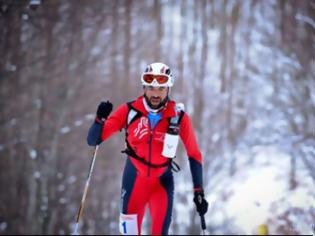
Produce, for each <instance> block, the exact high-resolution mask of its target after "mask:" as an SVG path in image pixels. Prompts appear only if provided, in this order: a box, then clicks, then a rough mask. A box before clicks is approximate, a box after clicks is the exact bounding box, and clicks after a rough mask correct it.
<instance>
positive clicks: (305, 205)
mask: <svg viewBox="0 0 315 236" xmlns="http://www.w3.org/2000/svg"><path fill="white" fill-rule="evenodd" d="M289 174H290V156H288V155H286V154H284V153H281V152H280V151H279V150H277V149H276V148H274V147H265V148H261V149H260V150H259V151H258V152H256V156H255V157H254V163H253V164H251V165H250V166H248V167H244V168H242V170H241V171H239V172H237V173H236V175H235V176H233V177H232V178H231V179H230V180H228V182H229V184H227V185H225V191H226V192H229V193H231V195H230V196H229V197H228V198H227V201H226V202H225V204H222V206H221V207H224V208H225V209H224V212H226V214H227V217H228V218H231V219H234V221H233V223H234V225H235V226H236V228H237V229H239V230H241V231H242V232H235V233H236V234H239V233H244V234H257V233H258V232H257V229H258V226H259V225H261V224H267V226H268V229H269V233H270V234H277V233H279V232H277V231H276V228H278V227H280V226H281V225H282V226H284V227H285V228H286V230H287V231H289V232H292V234H294V233H298V234H312V233H313V234H314V232H313V230H314V223H315V219H314V216H315V186H314V181H313V180H312V179H311V177H310V176H309V174H308V173H307V170H306V169H305V168H303V166H302V165H301V166H299V162H298V161H297V169H296V181H297V187H296V188H295V189H294V190H290V189H289V181H288V180H289ZM220 191H221V190H220ZM210 194H211V196H209V199H208V200H209V202H210V203H211V204H216V202H215V196H216V195H219V194H220V193H218V192H217V193H216V192H212V193H210ZM286 213H287V215H286V216H287V221H285V220H284V219H282V217H280V216H284V215H285V214H286ZM306 213H307V214H306ZM209 214H211V213H209ZM312 215H313V218H312ZM221 218H222V216H221V215H220V213H218V214H216V213H215V212H214V215H211V217H210V218H209V221H211V222H217V223H220V220H221ZM288 223H289V224H288ZM285 224H286V225H285ZM222 233H224V232H222Z"/></svg>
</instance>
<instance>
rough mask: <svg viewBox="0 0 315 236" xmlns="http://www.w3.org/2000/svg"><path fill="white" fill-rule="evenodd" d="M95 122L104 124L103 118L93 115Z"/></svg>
mask: <svg viewBox="0 0 315 236" xmlns="http://www.w3.org/2000/svg"><path fill="white" fill-rule="evenodd" d="M95 122H96V123H98V124H101V125H102V124H104V120H103V119H102V118H100V117H99V116H96V117H95Z"/></svg>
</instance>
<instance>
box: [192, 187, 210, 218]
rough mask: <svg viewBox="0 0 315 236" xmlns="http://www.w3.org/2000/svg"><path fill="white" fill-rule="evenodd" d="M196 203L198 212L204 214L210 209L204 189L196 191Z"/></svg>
mask: <svg viewBox="0 0 315 236" xmlns="http://www.w3.org/2000/svg"><path fill="white" fill-rule="evenodd" d="M194 195H195V196H194V203H195V205H196V209H197V212H198V213H199V215H201V216H203V215H204V214H206V212H207V211H208V202H207V200H206V199H205V197H204V193H203V190H200V191H196V192H195V193H194Z"/></svg>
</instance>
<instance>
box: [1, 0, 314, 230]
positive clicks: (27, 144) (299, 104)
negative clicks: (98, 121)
mask: <svg viewBox="0 0 315 236" xmlns="http://www.w3.org/2000/svg"><path fill="white" fill-rule="evenodd" d="M0 32H1V34H0V55H1V56H0V134H1V135H0V234H60V235H62V234H69V233H71V232H72V230H73V225H74V223H75V219H76V215H77V212H78V208H79V205H80V201H81V197H82V194H83V189H84V185H85V181H86V178H87V175H88V170H89V165H90V162H91V159H92V151H93V148H91V147H88V146H87V144H86V136H87V131H88V129H89V127H90V125H91V124H92V122H93V119H94V116H95V111H96V108H97V105H98V104H99V102H100V101H102V100H110V101H111V102H112V103H113V104H114V107H115V108H116V107H117V106H118V105H119V104H121V103H123V102H127V101H130V100H133V99H135V98H136V97H138V96H139V95H141V94H142V88H141V83H140V75H141V73H142V71H143V70H144V69H145V67H146V65H147V64H149V63H151V62H156V61H161V62H164V63H166V64H168V65H169V66H170V67H171V68H172V70H173V74H174V75H175V78H176V81H175V86H174V88H173V89H172V94H171V96H172V98H174V99H175V100H177V101H178V102H183V103H184V104H185V106H186V111H187V113H188V114H190V115H191V116H192V119H193V123H194V127H195V129H196V133H197V137H198V142H199V145H200V147H201V150H202V153H203V157H204V183H205V184H204V187H205V192H206V198H207V200H208V201H209V211H208V213H207V215H206V223H207V229H208V232H209V233H211V234H257V233H267V232H266V229H268V232H269V233H270V234H287V235H288V234H312V233H313V234H314V229H315V224H314V223H315V182H314V181H315V57H314V55H315V53H314V52H315V1H311V0H309V1H308V0H301V1H293V0H292V1H289V0H288V1H284V0H279V1H276V0H266V1H255V0H251V1H250V0H249V1H238V0H230V1H227V0H223V1H210V0H198V1H193V0H182V1H180V0H171V1H167V0H103V1H101V0H93V1H88V0H76V1H74V0H63V1H61V0H0ZM122 149H124V132H121V133H119V134H118V135H116V136H114V137H112V138H111V139H110V140H109V141H108V142H106V143H104V144H102V145H101V148H100V151H99V154H98V156H97V160H96V165H95V169H94V172H93V175H92V180H91V183H90V188H89V192H88V195H87V199H86V205H85V209H84V211H83V215H82V218H81V222H80V225H81V233H84V234H118V233H119V230H118V219H119V203H120V185H121V177H122V171H123V167H124V161H125V157H123V156H122V155H121V153H120V151H121V150H122ZM177 162H178V163H179V164H180V166H181V168H182V170H181V171H180V172H179V173H176V174H174V175H175V191H176V194H175V199H174V211H173V218H172V224H171V228H170V234H199V233H200V232H201V231H200V219H199V216H198V215H197V214H196V211H195V206H194V205H193V202H192V198H193V194H192V181H191V174H190V171H189V166H188V161H187V156H186V154H185V150H184V148H183V146H180V150H179V153H178V155H177ZM146 216H148V214H147V213H146ZM149 228H150V219H148V217H146V218H145V221H144V225H143V232H144V233H150V230H149Z"/></svg>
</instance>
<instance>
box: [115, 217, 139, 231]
mask: <svg viewBox="0 0 315 236" xmlns="http://www.w3.org/2000/svg"><path fill="white" fill-rule="evenodd" d="M119 232H120V234H122V235H138V222H137V215H136V214H132V215H125V214H122V213H120V217H119Z"/></svg>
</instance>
